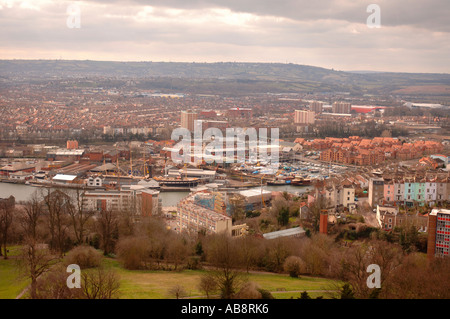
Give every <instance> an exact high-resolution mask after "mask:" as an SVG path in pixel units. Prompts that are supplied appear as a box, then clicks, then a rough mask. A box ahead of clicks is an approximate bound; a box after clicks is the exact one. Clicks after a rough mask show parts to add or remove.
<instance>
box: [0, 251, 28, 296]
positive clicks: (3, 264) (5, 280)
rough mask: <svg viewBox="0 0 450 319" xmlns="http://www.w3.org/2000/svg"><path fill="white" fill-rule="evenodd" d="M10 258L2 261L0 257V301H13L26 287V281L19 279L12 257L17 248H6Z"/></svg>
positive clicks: (15, 253)
mask: <svg viewBox="0 0 450 319" xmlns="http://www.w3.org/2000/svg"><path fill="white" fill-rule="evenodd" d="M8 249H9V251H10V254H9V255H8V257H11V258H9V259H7V260H4V259H3V257H0V299H14V298H16V296H17V295H18V294H19V293H20V292H21V291H22V290H23V289H24V288H25V287H26V286H27V285H28V281H27V280H24V279H19V272H18V271H17V266H16V261H15V259H14V257H15V256H16V255H17V253H18V247H8Z"/></svg>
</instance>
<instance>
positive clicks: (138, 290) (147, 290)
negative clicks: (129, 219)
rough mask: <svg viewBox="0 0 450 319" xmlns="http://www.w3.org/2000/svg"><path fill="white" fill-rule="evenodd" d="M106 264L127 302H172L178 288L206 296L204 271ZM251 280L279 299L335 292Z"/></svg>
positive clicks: (305, 283)
mask: <svg viewBox="0 0 450 319" xmlns="http://www.w3.org/2000/svg"><path fill="white" fill-rule="evenodd" d="M106 263H107V264H108V265H109V266H111V267H113V268H115V269H116V270H117V272H118V274H119V275H120V278H121V282H120V284H121V288H120V290H121V296H120V298H125V299H160V298H171V297H170V296H169V295H168V291H169V289H170V288H172V287H173V286H175V285H178V284H180V285H182V286H183V287H184V289H185V290H186V292H187V294H188V297H190V298H196V297H197V298H198V297H200V296H202V295H204V293H203V292H201V291H200V290H199V289H198V288H197V285H198V282H199V279H200V277H201V275H202V274H204V273H205V272H204V271H202V270H184V271H182V272H174V271H136V270H133V271H131V270H126V269H123V268H122V267H121V266H120V265H119V263H118V262H117V261H116V260H111V259H109V260H107V261H106ZM248 280H249V281H252V282H255V283H257V284H258V285H259V286H260V287H261V288H263V289H266V290H269V291H271V292H273V295H274V297H275V298H280V299H287V298H290V297H294V298H297V297H299V296H300V292H301V291H304V290H306V291H308V290H328V289H332V288H331V285H332V283H333V282H334V281H333V280H329V279H324V278H315V277H306V276H302V277H301V278H291V277H289V276H288V275H283V274H267V273H257V274H255V273H251V274H249V275H248ZM310 295H311V296H313V297H317V296H324V298H326V293H325V292H311V293H310Z"/></svg>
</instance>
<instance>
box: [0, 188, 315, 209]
mask: <svg viewBox="0 0 450 319" xmlns="http://www.w3.org/2000/svg"><path fill="white" fill-rule="evenodd" d="M311 188H312V187H311V186H292V185H282V186H267V185H266V186H263V189H264V190H269V191H277V192H284V191H286V192H289V193H299V194H302V193H305V192H307V191H308V190H309V189H311ZM255 189H261V188H260V187H255ZM41 190H42V188H41V187H34V186H30V185H24V184H11V183H0V198H6V197H9V196H11V195H12V196H14V197H15V198H16V201H26V200H29V199H30V198H31V197H32V196H33V193H35V192H37V193H38V194H39V192H40V191H41ZM188 194H189V192H179V191H177V192H167V191H166V192H160V193H159V197H160V198H161V201H162V206H163V207H167V206H176V205H177V203H178V202H179V201H180V200H181V199H182V198H184V197H186V196H187V195H188Z"/></svg>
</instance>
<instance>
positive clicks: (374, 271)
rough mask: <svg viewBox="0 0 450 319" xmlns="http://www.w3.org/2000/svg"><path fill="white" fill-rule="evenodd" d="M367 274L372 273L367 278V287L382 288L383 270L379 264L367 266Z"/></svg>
mask: <svg viewBox="0 0 450 319" xmlns="http://www.w3.org/2000/svg"><path fill="white" fill-rule="evenodd" d="M366 272H368V273H371V274H370V275H369V277H367V281H366V284H367V287H368V288H370V289H373V288H381V269H380V266H378V265H377V264H370V265H369V266H367V269H366Z"/></svg>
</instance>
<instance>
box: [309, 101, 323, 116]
mask: <svg viewBox="0 0 450 319" xmlns="http://www.w3.org/2000/svg"><path fill="white" fill-rule="evenodd" d="M309 109H310V110H311V111H313V112H314V113H316V114H320V113H322V111H323V103H322V102H319V101H311V102H310V103H309Z"/></svg>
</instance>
